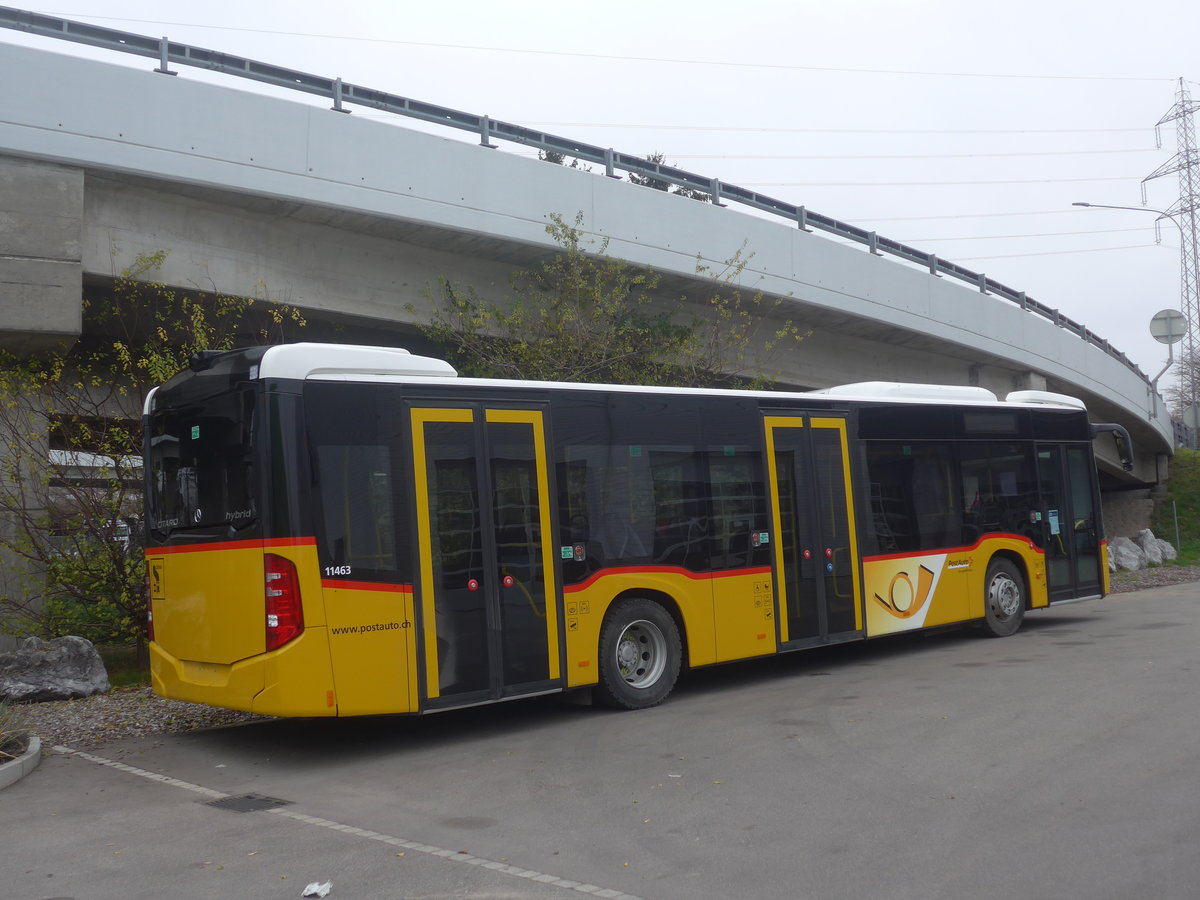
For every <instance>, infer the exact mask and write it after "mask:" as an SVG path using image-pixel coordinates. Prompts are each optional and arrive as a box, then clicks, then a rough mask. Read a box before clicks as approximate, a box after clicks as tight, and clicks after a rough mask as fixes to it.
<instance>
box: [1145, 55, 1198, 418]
mask: <svg viewBox="0 0 1200 900" xmlns="http://www.w3.org/2000/svg"><path fill="white" fill-rule="evenodd" d="M1197 109H1200V103H1197V102H1195V101H1193V100H1192V95H1191V92H1190V91H1189V90H1188V88H1187V85H1186V84H1185V83H1184V81H1183V79H1182V78H1180V79H1179V91H1178V93H1177V94H1176V95H1175V105H1174V106H1172V107H1171V108H1170V109H1169V110H1167V112H1166V114H1165V115H1163V117H1162V118H1161V119H1159V120H1158V123H1157V124H1156V125H1155V126H1154V133H1155V135H1156V137H1157V138H1158V146H1159V147H1162V130H1161V129H1162V126H1163V125H1165V124H1166V123H1167V122H1174V123H1175V139H1176V153H1175V155H1174V156H1173V157H1171V158H1170V159H1169V160H1167V161H1166V162H1165V163H1163V164H1162V165H1161V166H1159V167H1158V168H1157V169H1155V170H1154V171H1153V172H1151V173H1150V174H1149V175H1147V176H1146V177H1145V178H1143V179H1142V205H1143V206H1145V205H1146V182H1147V181H1150V180H1152V179H1154V178H1161V177H1162V176H1163V175H1170V174H1171V173H1173V172H1175V173H1178V175H1179V199H1178V200H1176V201H1175V202H1174V203H1172V204H1171V205H1170V206H1168V207H1167V209H1166V210H1165V216H1166V218H1169V219H1172V220H1173V221H1174V222H1175V224H1176V225H1178V226H1179V239H1180V245H1181V246H1180V248H1179V262H1180V280H1179V293H1180V305H1181V306H1182V307H1183V310H1182V312H1183V314H1184V315H1185V316H1186V317H1187V322H1188V330H1187V335H1185V337H1184V339H1183V354H1182V357H1183V358H1182V359H1181V362H1182V363H1183V374H1182V377H1181V378H1180V385H1179V387H1180V397H1181V399H1182V400H1183V401H1184V402H1189V403H1190V404H1191V406H1192V410H1191V416H1189V421H1188V423H1187V424H1188V425H1190V426H1192V427H1193V428H1195V427H1196V426H1197V424H1198V422H1197V420H1196V416H1197V414H1198V413H1200V408H1198V407H1197V406H1196V388H1197V385H1196V376H1197V372H1196V367H1197V365H1200V353H1198V352H1197V343H1200V281H1198V280H1197V275H1198V271H1197V261H1198V257H1200V254H1198V253H1197V245H1198V241H1200V239H1198V237H1197V223H1196V217H1197V208H1198V207H1200V154H1198V153H1197V150H1196V126H1195V123H1194V122H1193V120H1192V114H1193V113H1195V111H1196V110H1197Z"/></svg>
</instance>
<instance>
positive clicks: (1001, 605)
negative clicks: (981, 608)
mask: <svg viewBox="0 0 1200 900" xmlns="http://www.w3.org/2000/svg"><path fill="white" fill-rule="evenodd" d="M988 606H989V607H991V609H992V611H993V612H994V613H995V614H996V615H997V616H998V617H1000V618H1001V619H1011V618H1012V617H1013V616H1015V615H1016V614H1017V613H1018V612H1019V611H1020V609H1021V589H1020V587H1019V586H1018V585H1017V583H1016V582H1015V581H1013V580H1012V579H1011V578H1009V577H1008V576H1007V575H997V576H996V577H995V578H993V579H992V583H991V585H989V586H988Z"/></svg>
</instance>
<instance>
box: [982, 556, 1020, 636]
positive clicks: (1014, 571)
mask: <svg viewBox="0 0 1200 900" xmlns="http://www.w3.org/2000/svg"><path fill="white" fill-rule="evenodd" d="M1025 595H1026V591H1025V579H1024V578H1023V577H1022V576H1021V571H1020V570H1019V569H1018V568H1017V566H1016V564H1015V563H1013V562H1012V560H1008V559H1004V558H1002V557H1001V558H998V559H993V560H992V561H991V562H990V563H989V564H988V567H987V576H986V577H985V580H984V595H983V601H984V619H983V627H984V630H985V631H986V632H987V633H988V634H989V635H991V636H992V637H1008V636H1009V635H1010V634H1015V633H1016V631H1017V629H1018V628H1020V627H1021V622H1022V621H1023V620H1024V618H1025V606H1026V596H1025Z"/></svg>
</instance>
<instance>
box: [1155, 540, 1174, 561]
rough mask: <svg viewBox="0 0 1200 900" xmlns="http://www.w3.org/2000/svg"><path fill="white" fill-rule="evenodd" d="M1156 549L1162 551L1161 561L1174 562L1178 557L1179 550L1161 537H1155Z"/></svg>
mask: <svg viewBox="0 0 1200 900" xmlns="http://www.w3.org/2000/svg"><path fill="white" fill-rule="evenodd" d="M1156 540H1157V541H1158V549H1159V550H1161V551H1162V558H1163V562H1175V560H1177V559H1179V551H1178V550H1176V549H1175V547H1174V545H1173V544H1172V543H1171V542H1170V541H1164V540H1163V539H1162V538H1157V539H1156Z"/></svg>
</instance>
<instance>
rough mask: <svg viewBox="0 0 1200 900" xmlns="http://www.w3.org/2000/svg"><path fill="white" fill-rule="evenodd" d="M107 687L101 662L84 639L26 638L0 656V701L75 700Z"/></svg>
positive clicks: (90, 643)
mask: <svg viewBox="0 0 1200 900" xmlns="http://www.w3.org/2000/svg"><path fill="white" fill-rule="evenodd" d="M108 688H109V685H108V672H107V670H106V669H105V668H104V660H102V659H101V658H100V654H99V653H98V652H97V651H96V647H95V645H93V644H92V642H91V641H89V640H87V639H86V638H81V637H74V636H68V637H60V638H55V639H54V640H52V641H43V640H41V639H40V638H36V637H27V638H25V639H24V640H22V641H21V642H20V644H18V645H17V649H16V650H13V651H12V652H11V653H0V699H4V700H11V701H13V702H14V703H37V702H41V701H43V700H74V699H77V698H79V697H90V696H91V695H92V694H103V693H104V692H105V691H107V690H108Z"/></svg>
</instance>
